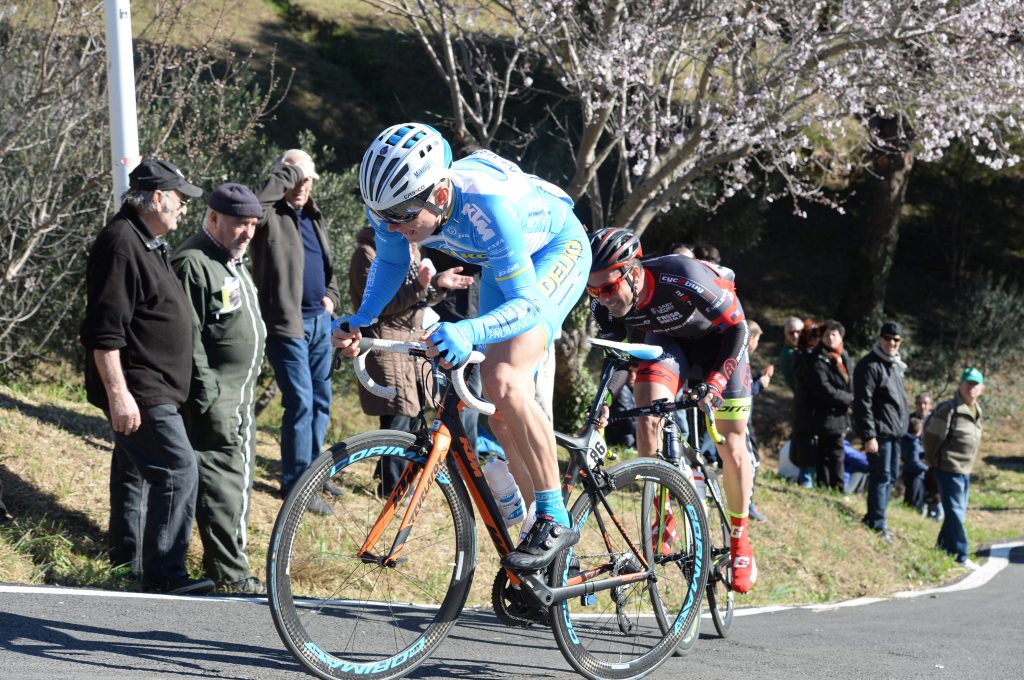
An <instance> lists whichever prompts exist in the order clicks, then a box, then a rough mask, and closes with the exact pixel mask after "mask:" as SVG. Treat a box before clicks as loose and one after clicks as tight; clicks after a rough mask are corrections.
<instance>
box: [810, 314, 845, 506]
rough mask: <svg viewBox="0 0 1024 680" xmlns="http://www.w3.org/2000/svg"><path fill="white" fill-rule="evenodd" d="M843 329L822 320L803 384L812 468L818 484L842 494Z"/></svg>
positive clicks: (843, 481) (830, 321)
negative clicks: (810, 443)
mask: <svg viewBox="0 0 1024 680" xmlns="http://www.w3.org/2000/svg"><path fill="white" fill-rule="evenodd" d="M845 335H846V329H845V328H844V327H843V324H841V323H839V322H838V321H834V320H829V321H826V322H825V324H824V326H823V331H822V334H821V343H820V344H819V345H818V347H817V348H815V349H814V351H813V352H812V353H811V355H810V356H809V357H808V358H807V371H806V373H804V376H805V382H804V387H805V389H806V390H807V406H808V408H809V409H810V419H811V434H812V437H813V446H812V449H813V451H814V456H813V457H814V467H815V472H816V475H817V480H818V484H819V485H820V486H823V487H827V488H830V489H835V490H836V491H839V492H840V493H842V492H843V491H844V490H845V488H846V478H845V476H844V474H843V473H844V471H843V463H844V458H845V455H846V451H845V448H844V447H843V440H844V439H845V438H846V434H847V432H849V431H850V403H851V402H852V401H853V385H851V383H850V372H851V371H850V369H851V362H850V355H849V354H847V352H846V350H845V349H844V348H843V338H844V337H845Z"/></svg>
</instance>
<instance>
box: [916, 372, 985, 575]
mask: <svg viewBox="0 0 1024 680" xmlns="http://www.w3.org/2000/svg"><path fill="white" fill-rule="evenodd" d="M984 389H985V377H984V376H983V375H982V373H981V371H979V370H978V369H977V368H965V369H964V372H963V374H962V375H961V376H960V386H959V387H958V388H957V391H956V394H954V395H953V398H952V399H950V400H948V401H944V402H942V403H941V404H939V405H938V406H937V407H936V408H935V410H934V411H933V412H932V415H931V417H930V418H929V419H928V423H927V426H926V427H925V432H924V451H925V461H926V462H927V463H928V465H929V466H930V467H932V468H934V470H935V476H936V478H937V479H938V482H939V490H940V491H941V493H942V509H943V510H944V511H945V518H944V519H943V522H942V528H941V529H939V537H938V540H937V541H936V543H937V544H938V546H939V547H940V548H942V549H943V550H945V551H946V552H948V553H949V554H951V555H953V557H954V558H955V559H956V561H957V563H958V564H960V565H962V566H964V567H966V568H967V569H970V570H972V571H973V570H975V569H977V568H978V565H977V564H975V563H974V562H973V561H972V560H970V559H968V557H967V528H966V527H965V526H964V520H965V518H966V515H967V500H968V495H969V494H970V490H971V468H972V467H973V466H974V459H975V457H976V456H977V454H978V447H979V445H980V444H981V405H980V404H979V403H978V397H980V396H981V393H982V392H983V391H984Z"/></svg>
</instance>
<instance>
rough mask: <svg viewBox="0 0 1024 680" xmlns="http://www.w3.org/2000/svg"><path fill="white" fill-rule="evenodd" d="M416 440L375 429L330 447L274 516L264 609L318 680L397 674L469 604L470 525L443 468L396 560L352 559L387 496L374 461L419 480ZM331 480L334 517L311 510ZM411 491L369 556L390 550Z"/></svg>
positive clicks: (430, 647) (460, 488)
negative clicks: (396, 462)
mask: <svg viewBox="0 0 1024 680" xmlns="http://www.w3.org/2000/svg"><path fill="white" fill-rule="evenodd" d="M415 441H416V439H415V437H414V436H413V435H411V434H409V433H407V432H399V431H396V430H380V431H376V432H370V433H366V434H362V435H358V436H355V437H351V438H349V439H346V440H345V441H343V442H341V443H339V444H336V445H334V446H332V447H331V448H330V449H329V450H327V451H326V452H325V453H324V454H323V455H322V456H320V457H319V458H318V459H317V460H316V461H314V462H313V464H312V465H311V466H310V467H309V469H307V470H306V472H305V473H304V474H303V475H302V477H301V478H300V479H299V481H298V482H297V483H296V485H295V487H294V488H293V490H292V492H291V493H290V494H289V495H288V498H287V500H285V503H284V505H283V506H282V508H281V511H280V513H279V515H278V518H277V522H276V524H275V526H274V531H273V534H272V535H271V540H270V548H269V550H268V553H267V596H268V602H269V604H270V611H271V614H272V615H273V619H274V625H275V626H276V627H277V631H278V633H279V634H280V636H281V640H282V641H283V642H284V643H285V646H286V647H287V648H288V650H289V651H290V652H291V653H292V655H293V656H294V657H295V658H296V660H298V661H299V663H300V664H302V666H303V667H304V668H305V669H306V670H308V671H309V672H311V673H312V674H314V675H316V676H317V677H320V678H342V679H347V678H371V679H373V680H386V679H388V678H398V677H401V676H403V675H405V674H407V673H408V672H410V671H411V670H413V669H414V668H416V666H418V665H419V664H421V663H422V662H423V661H424V660H426V659H427V658H428V657H429V656H430V654H431V653H432V652H433V651H434V649H436V647H437V646H438V645H439V644H440V643H441V642H442V641H443V640H444V639H445V637H446V636H447V635H448V633H449V631H450V630H451V627H452V625H453V624H454V623H455V620H456V619H457V618H458V616H459V613H460V612H461V611H462V608H463V606H464V605H465V602H466V598H467V596H468V595H469V589H470V586H471V584H472V575H473V571H474V567H475V555H476V551H475V538H476V537H475V525H474V522H473V517H472V511H471V510H470V507H469V498H468V494H467V492H466V489H465V486H464V485H463V484H462V483H461V482H458V481H456V480H453V479H452V478H451V477H450V476H449V474H448V470H447V467H446V466H445V465H442V466H441V468H440V470H439V471H438V473H437V475H436V478H435V480H434V483H433V485H432V486H431V487H430V490H429V492H428V493H427V495H426V498H425V499H424V502H423V504H422V506H421V507H420V509H419V515H418V518H417V522H416V524H415V525H414V526H413V527H412V529H411V532H410V534H409V536H408V537H407V539H406V543H405V546H404V549H403V550H402V552H401V553H400V554H399V557H400V558H402V561H401V562H400V563H399V564H397V565H396V566H394V567H385V566H382V565H381V564H380V561H368V560H366V559H361V558H359V557H357V556H356V553H357V552H358V550H359V548H360V546H361V545H362V544H363V542H364V540H365V539H366V537H367V536H368V532H369V529H370V527H371V526H372V525H373V524H374V522H375V520H376V519H377V517H378V514H379V513H380V510H381V508H382V507H383V506H384V504H385V501H386V499H387V496H383V495H382V494H381V488H380V482H377V481H376V480H375V479H374V470H375V468H376V467H377V462H378V461H387V460H388V459H394V458H398V459H400V460H401V461H403V462H404V464H405V465H411V466H413V467H412V468H411V469H412V470H415V471H416V479H419V478H420V476H421V474H422V469H423V467H422V466H423V464H424V462H425V459H424V453H423V452H422V451H420V450H418V449H417V447H416V445H415ZM416 466H418V469H417V467H416ZM328 479H332V480H333V481H334V482H335V483H336V484H338V486H341V487H342V489H344V491H345V495H343V496H341V497H338V498H331V499H328V500H327V502H328V503H329V504H331V506H332V509H333V512H334V514H333V515H328V516H324V515H317V514H314V513H311V512H309V511H308V508H307V505H308V503H309V501H310V499H311V498H313V497H314V496H316V495H318V494H319V493H320V490H321V488H322V487H323V483H324V481H326V480H328ZM410 489H411V488H410ZM411 495H412V494H411V490H410V492H409V493H407V494H406V495H405V498H404V499H403V500H402V502H401V504H400V506H399V509H398V512H397V513H395V515H394V516H393V517H392V518H391V520H390V522H389V523H388V525H387V528H386V529H385V531H384V532H383V534H382V535H381V537H380V538H379V539H378V540H377V541H376V542H375V543H374V544H373V546H372V551H373V552H374V553H375V554H377V555H387V554H388V553H389V552H390V547H391V545H392V542H393V541H394V538H395V536H396V534H397V531H398V526H399V524H400V523H401V519H402V517H403V516H404V513H405V508H406V507H407V505H408V500H409V497H410V496H411Z"/></svg>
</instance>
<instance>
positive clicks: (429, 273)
mask: <svg viewBox="0 0 1024 680" xmlns="http://www.w3.org/2000/svg"><path fill="white" fill-rule="evenodd" d="M409 251H410V255H409V257H410V259H409V269H408V271H407V272H406V275H405V280H404V281H403V282H402V285H401V286H400V287H399V288H398V292H397V293H395V296H394V297H393V298H391V301H390V302H388V303H387V305H386V306H385V307H384V309H383V311H381V313H380V315H379V316H378V317H377V321H376V322H375V323H373V324H371V325H369V326H364V327H363V329H362V333H363V336H364V337H367V338H382V339H385V340H398V341H400V342H419V339H420V337H421V336H422V335H423V314H424V310H425V309H426V307H427V306H428V305H432V304H435V303H437V302H439V301H440V299H441V298H442V297H443V296H444V295H445V293H446V292H447V291H448V290H451V289H461V290H465V289H467V288H469V286H470V284H471V283H472V282H473V279H472V278H471V277H469V276H463V275H462V274H461V272H462V267H461V266H457V267H453V268H451V269H446V270H445V271H443V272H441V273H437V272H435V271H434V268H433V265H431V264H430V263H429V262H426V261H424V260H422V259H421V258H420V252H419V248H418V247H416V246H414V245H413V244H409ZM376 257H377V248H376V243H375V240H374V232H373V229H372V228H371V227H363V228H362V229H360V230H359V232H358V233H357V234H356V248H355V250H354V251H353V252H352V259H351V261H350V264H349V270H348V290H349V295H350V296H351V299H353V300H362V299H363V293H364V291H365V290H366V281H367V279H368V278H369V274H370V267H371V265H372V264H373V261H374V259H376ZM418 368H419V361H418V360H417V359H414V358H413V357H410V356H407V355H404V354H396V353H391V352H370V353H369V354H367V356H366V370H367V371H369V373H370V377H371V378H373V380H374V382H376V383H377V384H378V385H387V386H388V387H393V388H394V389H395V396H394V397H391V398H388V397H380V396H377V395H375V394H373V393H371V392H370V391H369V390H367V389H366V388H365V387H363V385H362V383H360V384H359V403H360V404H361V405H362V407H363V413H365V414H366V415H369V416H377V417H378V418H379V419H380V427H381V429H384V430H401V431H403V432H412V431H413V430H414V429H415V422H414V418H415V416H416V414H417V413H419V412H420V407H421V406H422V402H421V401H420V396H421V394H423V395H424V396H425V393H424V392H423V389H424V386H423V385H422V384H421V376H420V374H419V373H418ZM385 458H387V460H384V459H383V458H382V459H381V460H380V461H379V462H378V469H377V474H379V475H380V478H381V492H382V493H383V494H390V493H391V490H392V489H393V488H394V485H395V482H397V481H398V477H399V476H400V475H401V474H402V468H403V467H404V461H403V460H401V459H399V458H396V457H395V456H385Z"/></svg>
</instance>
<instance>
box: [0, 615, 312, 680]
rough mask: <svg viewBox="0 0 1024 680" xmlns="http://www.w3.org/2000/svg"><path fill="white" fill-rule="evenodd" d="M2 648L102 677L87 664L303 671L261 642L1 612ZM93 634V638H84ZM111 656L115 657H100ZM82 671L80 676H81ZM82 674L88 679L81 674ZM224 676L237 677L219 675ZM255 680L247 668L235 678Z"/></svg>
mask: <svg viewBox="0 0 1024 680" xmlns="http://www.w3.org/2000/svg"><path fill="white" fill-rule="evenodd" d="M0 629H3V631H4V635H3V636H2V637H0V649H3V650H6V651H7V652H10V653H17V654H22V655H24V656H28V657H34V658H52V659H57V660H60V661H62V662H64V663H69V662H70V663H77V664H80V665H81V666H82V667H83V668H82V670H81V673H83V674H87V675H89V676H91V677H102V676H101V675H97V674H96V670H93V671H92V672H88V671H86V668H91V669H103V668H107V669H110V670H111V671H114V670H116V671H123V670H124V669H126V668H136V669H137V674H138V675H137V677H145V676H146V675H148V674H154V675H160V676H166V675H167V670H168V669H167V668H150V669H144V668H138V666H139V660H142V659H144V660H148V661H155V662H160V663H163V664H169V665H172V666H173V667H174V674H175V676H176V677H196V678H207V677H210V664H211V663H218V664H225V663H226V664H231V665H232V666H237V667H239V668H240V669H241V668H244V667H246V666H255V667H258V668H271V669H279V670H281V671H299V668H298V665H297V664H296V663H295V662H294V661H293V660H292V658H291V656H289V655H288V653H287V652H285V651H283V650H279V649H268V648H267V647H264V646H258V645H242V644H225V643H221V642H212V641H210V640H196V639H193V638H190V637H189V636H188V635H185V634H182V633H175V632H171V631H164V630H158V631H145V632H135V631H124V630H120V629H118V628H106V627H99V626H89V625H81V624H76V623H69V622H61V621H52V620H47V619H40V618H34V617H29V616H21V615H18V614H0ZM83 638H89V639H83ZM102 657H106V658H108V659H109V661H103V662H100V661H97V660H96V659H97V658H102ZM76 675H77V674H76ZM78 677H82V676H81V675H79V676H78ZM217 677H219V678H225V679H227V678H230V677H232V676H229V675H222V674H220V673H218V674H217ZM234 677H235V678H238V679H239V680H241V679H242V678H249V677H251V676H250V675H248V674H246V673H245V671H244V670H242V671H240V673H239V675H236V676H234Z"/></svg>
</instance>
